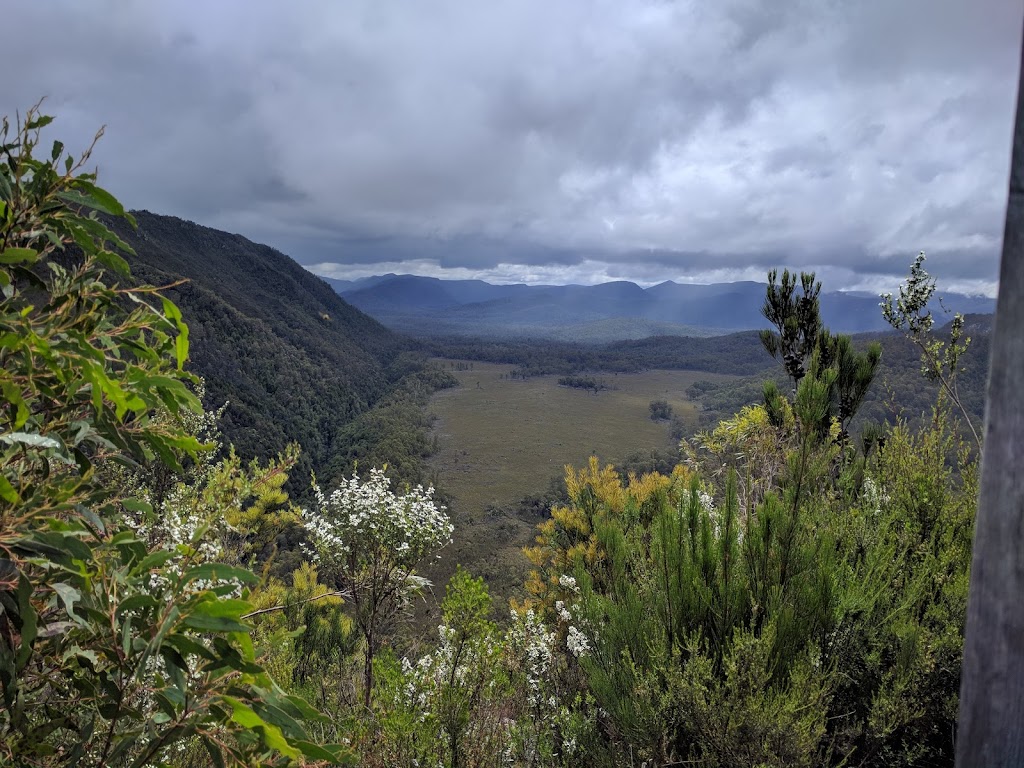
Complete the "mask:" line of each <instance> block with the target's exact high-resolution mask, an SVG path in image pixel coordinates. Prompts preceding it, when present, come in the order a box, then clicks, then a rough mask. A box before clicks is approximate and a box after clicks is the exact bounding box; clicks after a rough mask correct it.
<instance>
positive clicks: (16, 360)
mask: <svg viewBox="0 0 1024 768" xmlns="http://www.w3.org/2000/svg"><path fill="white" fill-rule="evenodd" d="M47 121H48V119H47V118H42V117H39V116H38V115H37V114H36V113H35V112H32V113H30V114H29V115H28V116H27V118H26V122H25V124H24V125H23V126H19V128H18V130H17V131H16V132H15V133H16V135H14V136H11V135H10V131H9V129H8V128H7V127H6V125H5V127H4V131H3V141H2V146H0V155H2V157H0V160H2V161H3V162H2V163H0V225H2V229H0V290H2V292H3V300H2V302H0V362H2V363H3V366H2V374H0V392H2V395H3V398H4V399H3V407H2V408H0V451H2V452H3V468H2V471H0V694H2V701H0V764H8V763H9V764H14V765H29V766H33V765H35V766H57V765H96V766H99V765H115V766H147V765H176V766H202V765H238V766H242V765H256V764H259V765H288V764H337V763H340V762H344V761H346V760H347V759H349V758H355V757H357V758H358V759H359V760H360V762H361V763H362V764H364V765H368V766H378V765H379V766H384V765H388V766H391V765H408V766H427V765H445V766H453V767H454V766H499V765H500V766H506V765H516V766H536V767H538V768H539V767H542V766H543V767H548V766H550V767H554V766H572V765H579V764H581V763H586V764H591V765H597V766H600V765H633V766H640V765H646V766H650V765H678V764H685V763H693V764H707V765H716V766H749V765H759V766H790V765H795V766H833V765H835V766H838V765H854V766H856V765H863V766H876V765H877V766H890V765H908V766H910V765H936V764H951V762H952V754H953V742H954V740H955V736H956V709H957V691H958V683H959V669H960V658H961V652H962V645H963V629H964V617H965V607H966V596H967V576H968V574H967V568H968V563H969V561H970V543H971V532H972V528H973V514H974V512H973V507H974V498H975V491H976V484H977V480H976V468H975V464H974V460H975V454H974V453H973V452H972V451H970V450H968V449H967V447H966V446H965V445H964V444H963V442H962V441H961V440H960V438H959V437H958V435H959V432H958V430H957V428H956V424H955V423H954V420H953V418H952V416H951V412H952V407H954V406H957V407H959V404H958V403H956V401H955V398H954V400H953V403H952V405H951V404H950V400H949V399H948V398H947V397H940V399H939V401H938V403H937V404H936V406H935V408H934V410H933V412H932V414H931V418H930V419H928V420H927V421H926V423H925V425H924V426H923V427H921V428H917V429H911V428H910V427H908V426H907V424H906V423H903V422H900V423H897V424H896V425H895V426H894V427H892V428H889V429H888V430H886V431H885V432H884V433H878V434H876V435H874V439H871V440H867V441H863V442H862V443H861V444H859V445H858V444H855V442H854V441H853V440H852V439H851V438H850V436H849V434H848V430H847V427H848V425H849V422H850V420H851V419H852V418H853V414H854V413H855V412H856V410H857V407H858V406H859V404H860V403H861V402H863V399H864V394H865V392H866V391H867V388H868V386H869V385H870V384H871V380H872V378H873V376H874V373H875V370H876V367H877V365H878V356H877V354H876V353H875V352H873V351H872V350H870V349H869V350H867V351H866V352H864V353H855V352H854V351H853V350H852V349H851V348H850V347H849V345H848V343H847V342H846V341H844V340H843V337H834V336H832V335H830V334H829V333H828V331H827V330H826V329H824V328H822V327H821V325H820V319H819V318H818V316H817V311H818V310H817V304H816V296H817V288H816V286H815V284H814V281H813V276H806V277H803V276H802V278H801V287H802V289H803V295H802V296H797V295H796V287H797V286H796V278H791V277H789V276H787V275H786V274H784V275H783V281H782V283H781V284H780V285H776V284H775V281H774V280H772V281H770V285H769V291H768V296H767V301H766V315H767V316H768V318H769V320H770V321H771V322H772V324H773V325H774V326H775V329H776V332H775V335H773V334H772V333H771V332H768V333H766V334H765V337H764V338H765V341H764V343H765V346H766V347H767V348H768V349H769V351H773V350H774V353H775V354H778V355H779V356H780V357H781V358H782V361H783V366H784V368H785V371H786V374H787V376H788V377H789V378H790V381H791V383H792V384H793V389H792V391H791V392H789V393H787V394H783V393H782V392H781V391H780V390H779V387H777V386H775V387H772V386H769V387H766V388H765V390H764V402H763V404H762V405H758V406H751V407H749V408H746V409H744V410H742V411H741V412H739V413H737V414H736V415H735V416H734V417H733V418H730V419H727V420H724V421H723V422H721V423H720V424H719V425H718V426H717V427H715V428H714V429H712V430H711V431H709V432H708V433H705V434H703V435H701V436H698V438H696V439H695V440H694V441H692V442H691V443H689V444H687V445H686V446H684V448H685V450H684V454H683V458H684V463H682V464H679V465H678V466H676V467H674V468H673V469H671V471H667V472H664V473H656V472H651V473H646V474H640V475H639V476H637V475H635V474H631V475H628V476H625V477H623V476H622V475H620V474H619V473H618V472H616V471H615V470H614V468H612V467H601V466H600V465H599V464H598V463H597V461H596V459H594V460H592V461H591V463H590V465H589V466H587V467H585V468H583V469H579V470H576V469H568V470H567V472H566V499H565V500H564V502H563V503H559V504H556V505H555V506H554V507H553V508H552V509H551V514H550V518H549V519H548V520H546V521H545V522H543V523H542V524H541V525H540V526H539V528H538V537H537V542H536V546H535V547H532V548H530V549H529V550H528V552H527V556H528V557H529V559H530V561H531V562H532V563H533V565H534V572H533V573H532V574H531V576H530V578H529V580H528V581H527V583H526V585H525V593H526V598H525V601H524V602H523V603H522V604H516V605H514V606H513V610H512V612H511V615H509V613H508V612H507V611H497V618H495V610H494V606H493V604H492V600H491V598H490V596H489V595H488V592H487V588H486V585H485V584H484V583H483V581H482V580H481V579H477V578H474V577H472V576H471V575H470V574H467V573H465V572H464V571H462V570H461V569H460V570H458V571H457V572H456V575H455V576H454V577H453V579H452V580H451V582H450V583H449V585H448V588H447V591H446V596H445V598H444V601H443V603H442V606H441V608H442V618H441V625H440V626H439V627H438V630H437V637H436V640H434V641H433V642H429V643H420V642H418V641H417V640H416V639H415V638H412V637H409V636H407V634H405V633H403V632H401V631H400V629H399V624H398V622H397V619H399V618H400V617H401V615H402V612H403V610H404V609H405V608H406V607H407V605H408V602H409V599H410V597H411V596H412V595H414V594H415V593H416V592H417V590H418V588H420V587H421V586H425V585H424V583H423V581H422V580H421V579H419V578H418V577H417V575H416V572H415V568H416V567H418V565H419V564H420V563H421V561H422V560H423V559H424V558H426V557H430V556H432V555H433V553H434V552H436V551H437V550H438V549H439V548H441V547H443V546H444V544H445V543H446V542H447V541H448V540H449V538H450V536H451V533H452V531H451V527H450V523H449V522H448V519H447V517H446V515H445V514H444V511H443V508H440V507H439V506H438V505H436V504H435V502H434V501H433V500H432V498H431V492H430V489H423V488H419V487H416V488H409V487H405V488H404V489H402V490H400V491H397V492H396V491H393V490H392V489H391V486H390V481H389V480H388V478H387V476H386V475H385V474H384V471H383V470H377V469H371V470H370V471H369V472H368V473H367V474H364V476H363V477H362V478H360V477H358V476H357V475H355V474H352V475H351V477H350V478H348V479H346V480H344V481H343V482H342V483H341V485H340V487H338V488H337V489H336V490H333V491H330V492H321V491H320V490H319V489H315V490H314V494H313V495H314V498H315V501H316V504H315V506H314V507H313V508H312V509H311V510H303V511H300V510H297V509H295V508H293V507H292V506H291V505H290V503H289V502H288V499H287V496H286V495H285V494H284V493H283V491H282V487H283V484H284V482H285V480H286V477H287V474H288V471H289V470H290V469H292V468H293V467H294V465H295V460H296V456H297V453H296V449H293V448H289V449H288V450H287V451H285V452H284V453H283V454H282V455H281V456H279V457H277V458H276V459H273V460H270V461H265V462H262V463H252V464H249V465H245V464H244V463H243V462H242V461H241V460H240V459H239V458H238V457H237V456H235V455H234V453H233V452H232V451H230V450H228V451H227V452H226V453H224V452H218V451H217V450H216V449H217V442H218V434H217V427H216V424H217V414H204V413H203V411H202V408H201V405H200V402H199V398H198V397H197V394H196V392H201V391H202V383H201V382H199V381H196V380H194V378H193V377H192V376H190V375H189V374H188V373H186V372H185V370H184V364H185V362H186V360H187V358H188V352H189V344H188V330H187V326H186V325H185V323H184V321H183V319H182V317H181V314H180V312H179V311H178V310H177V307H176V306H175V305H174V304H173V303H172V302H170V301H169V300H167V299H166V298H164V297H163V296H162V295H161V293H160V291H158V290H157V289H155V288H151V287H131V288H124V287H121V286H120V284H119V283H118V282H117V281H121V280H126V279H127V265H126V264H125V262H124V261H123V258H122V257H121V256H120V255H118V253H117V251H121V252H127V247H126V245H125V244H124V243H123V242H120V241H119V240H118V238H117V237H116V236H115V235H114V234H112V233H111V232H110V231H109V230H107V229H106V228H105V227H104V225H103V224H102V223H100V222H99V221H98V219H97V218H96V216H95V215H94V214H93V213H92V212H95V211H102V212H105V213H108V214H112V215H124V212H123V211H122V210H121V208H120V206H119V205H118V204H117V202H116V201H115V200H114V199H113V198H111V197H110V196H109V195H108V194H107V193H105V192H103V191H102V190H101V189H99V188H98V187H96V186H95V184H94V183H93V182H94V178H93V177H92V175H90V174H83V173H81V172H80V170H81V163H78V164H76V163H75V162H74V161H73V160H64V159H63V158H64V155H63V148H62V147H60V146H59V145H55V146H54V147H53V150H52V154H51V159H50V160H47V161H40V160H37V159H34V158H33V152H34V151H35V150H37V149H38V138H39V137H38V131H39V129H40V128H42V127H44V126H45V124H46V122H47ZM61 168H63V170H61ZM916 267H917V270H916V272H914V273H912V277H913V276H914V275H917V278H918V285H927V275H926V274H925V273H923V270H922V269H920V267H921V265H920V263H918V264H916ZM908 290H910V289H908ZM918 293H920V290H918V289H913V290H910V292H909V293H908V294H906V295H907V296H910V297H911V299H912V298H913V296H916V295H918ZM901 296H902V294H901ZM908 301H909V300H908ZM915 306H916V304H915V303H914V302H913V301H911V302H910V303H906V302H904V303H903V304H900V305H899V307H898V311H899V312H900V313H902V315H901V317H904V318H908V317H918V315H915V314H914V313H915V312H918V314H920V312H923V311H924V310H922V309H920V307H918V309H916V310H915V309H914V307H915ZM893 311H896V310H893ZM893 317H896V315H893ZM925 325H927V327H925ZM918 327H919V328H923V332H924V333H927V331H928V330H930V325H928V324H927V323H925V324H924V325H922V324H920V323H919V324H918ZM954 328H955V327H954ZM911 330H913V329H911ZM929 343H931V342H930V341H929V340H926V341H925V347H924V349H925V351H926V352H927V351H928V350H931V351H932V352H934V353H935V354H934V355H933V357H932V358H928V359H932V360H939V361H940V362H942V361H945V366H946V367H945V368H942V367H941V366H940V368H939V369H938V370H939V373H941V374H942V375H947V376H948V375H950V374H953V375H955V373H956V372H958V365H959V360H960V357H959V355H960V353H961V352H962V349H961V347H960V346H957V345H962V344H963V343H964V342H963V341H961V340H960V338H959V337H958V336H957V335H956V333H954V337H953V340H952V345H954V346H953V350H952V353H953V358H950V357H949V353H948V352H946V353H944V352H943V349H942V348H941V347H939V348H937V347H934V346H928V344H929ZM944 354H945V356H944V357H943V355H944ZM950 360H952V362H949V361H950ZM926 362H927V359H926ZM410 386H412V384H410ZM945 390H946V392H947V394H948V395H949V396H950V397H952V396H953V395H955V394H956V390H955V388H954V387H952V386H950V387H946V388H945ZM299 531H301V536H302V537H304V541H305V542H306V544H307V546H308V549H307V550H306V551H307V552H308V553H309V554H311V555H312V558H311V559H312V560H313V561H314V562H306V563H303V564H301V565H300V566H299V567H297V568H296V569H295V570H294V571H293V572H292V573H291V575H290V578H288V579H286V580H276V579H273V578H270V577H269V575H268V574H269V573H270V572H271V569H270V567H269V563H270V561H271V560H272V559H273V557H274V554H275V547H276V543H277V542H278V541H279V540H280V537H281V536H282V534H284V533H287V534H288V535H289V536H292V537H296V536H299V535H300V534H299V533H298V532H299ZM253 565H260V566H262V568H263V572H262V573H261V574H260V575H256V574H254V573H253V572H252V571H251V570H250V566H253ZM307 699H309V700H312V701H314V702H315V704H316V706H317V708H318V710H320V711H322V712H324V713H325V714H324V715H322V714H320V712H319V711H317V710H314V709H313V707H311V706H310V705H309V704H307V703H306V701H307ZM342 744H344V745H345V746H344V747H343V746H341V745H342Z"/></svg>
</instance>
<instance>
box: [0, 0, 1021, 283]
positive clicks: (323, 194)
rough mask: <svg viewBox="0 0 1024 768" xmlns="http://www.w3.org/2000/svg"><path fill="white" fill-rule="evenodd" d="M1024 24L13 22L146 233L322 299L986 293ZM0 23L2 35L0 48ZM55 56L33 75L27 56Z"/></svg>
mask: <svg viewBox="0 0 1024 768" xmlns="http://www.w3.org/2000/svg"><path fill="white" fill-rule="evenodd" d="M1022 14H1024V6H1022V0H981V2H980V3H964V2H962V0H899V1H898V2H892V3H880V2H878V3H876V2H863V3H847V2H839V0H825V1H824V2H822V1H821V0H803V1H802V2H801V1H799V0H798V1H796V2H790V3H775V2H770V1H769V0H760V1H759V2H754V1H753V0H735V1H734V0H729V1H727V2H717V3H707V2H682V1H680V2H669V1H667V0H649V1H648V0H616V1H610V0H560V2H557V3H552V2H549V1H548V0H490V1H489V2H486V3H471V2H465V0H433V1H432V2H429V3H426V2H420V1H419V0H396V1H395V2H389V3H381V2H376V0H348V1H347V2H345V3H328V2H308V3H294V4H284V3H270V2H265V3H264V2H243V1H242V0H235V1H233V2H225V1H221V2H217V3H201V2H191V3H190V2H176V3H170V2H167V3H160V4H157V3H151V2H145V1H143V0H136V1H135V2H129V1H127V0H105V1H102V2H91V3H88V4H84V3H80V2H75V1H74V0H63V2H58V1H56V0H54V1H52V2H46V3H33V4H28V3H22V4H21V5H20V6H19V7H18V8H17V9H16V10H14V11H13V23H12V25H11V27H10V28H11V29H15V28H16V29H17V30H18V34H16V35H13V36H11V39H10V40H8V41H7V42H6V43H5V45H4V47H3V49H2V50H0V65H2V66H3V68H4V71H7V72H18V73H19V76H18V77H17V78H6V79H5V82H4V85H3V86H2V89H0V111H2V112H3V113H5V114H6V113H12V112H13V111H14V110H15V109H22V110H23V109H24V108H25V107H26V106H28V105H30V104H31V103H33V102H34V101H35V100H36V99H38V98H39V97H40V96H41V95H47V96H48V103H47V106H48V108H49V110H50V111H51V112H53V113H55V114H56V115H57V116H58V118H59V121H58V123H57V129H56V131H55V133H59V135H60V136H61V137H62V138H64V139H65V141H66V143H68V144H69V145H72V142H73V141H76V140H77V141H78V142H79V143H84V142H85V141H86V140H87V138H88V137H89V136H91V133H92V132H93V131H94V130H95V128H96V127H98V126H99V125H100V124H106V125H107V135H106V137H105V138H104V140H103V142H102V144H101V147H100V150H99V151H98V153H97V154H96V158H97V160H98V161H99V163H100V167H101V174H102V175H101V180H102V181H104V182H105V183H106V185H107V186H108V187H110V188H111V189H112V190H113V191H114V192H115V193H117V194H118V195H120V196H121V197H122V198H123V199H124V200H125V201H126V202H127V203H128V204H130V205H131V206H133V207H139V208H143V207H144V208H149V209H151V210H155V211H158V212H161V213H171V214H175V215H179V216H183V217H186V218H190V219H193V220H196V221H199V222H201V223H205V224H209V225H211V226H216V227H220V228H227V229H231V230H234V231H238V232H241V233H243V234H245V235H247V236H249V237H251V238H252V239H256V240H262V241H266V242H270V243H271V244H273V245H276V246H277V247H279V248H281V249H282V250H284V251H286V252H288V253H290V254H291V255H293V256H295V257H296V258H298V259H299V260H300V261H302V262H303V263H306V264H308V265H310V266H311V268H313V269H315V270H316V271H319V272H321V273H322V274H330V275H333V276H338V277H345V276H359V275H364V274H373V273H378V272H381V271H389V270H390V271H414V272H418V273H420V274H437V275H450V276H483V277H487V278H490V279H492V280H501V281H520V280H522V281H529V282H566V281H574V282H599V281H601V280H603V279H616V278H626V279H635V280H638V281H640V282H645V283H651V282H657V281H660V280H663V279H676V280H687V279H689V280H707V279H723V278H725V279H728V278H735V279H744V278H750V277H756V276H760V275H761V274H763V271H764V269H765V268H766V267H769V266H774V265H780V264H787V265H790V266H793V267H807V268H815V269H817V270H818V271H819V272H820V273H821V274H822V276H823V277H825V278H826V279H827V280H828V281H829V287H832V288H835V287H841V286H845V287H858V288H872V289H874V288H879V287H885V286H886V285H888V284H891V283H892V282H893V276H896V275H901V274H902V273H903V272H904V271H905V269H906V266H907V264H908V263H909V259H910V257H911V254H913V253H915V252H916V251H917V250H920V249H924V250H927V251H928V252H929V256H930V260H929V265H930V267H931V269H932V270H933V271H934V272H935V273H936V274H938V275H939V276H940V277H941V278H943V282H944V283H945V284H946V285H947V286H948V287H951V288H953V287H958V288H964V289H968V290H981V291H986V292H991V290H992V288H993V286H994V279H995V274H996V265H997V262H998V252H999V243H1000V239H1001V230H1002V219H1003V212H1004V208H1005V197H1006V180H1007V173H1008V166H1009V146H1010V145H1009V142H1010V133H1011V128H1012V114H1013V102H1014V96H1015V91H1016V80H1017V67H1018V62H1019V58H1020V55H1019V51H1020V48H1019V46H1020V29H1021V18H1022ZM11 17H12V13H11V12H10V11H8V13H7V18H8V21H9V22H10V21H11ZM41 41H45V44H46V47H45V55H44V54H43V48H41V46H40V42H41Z"/></svg>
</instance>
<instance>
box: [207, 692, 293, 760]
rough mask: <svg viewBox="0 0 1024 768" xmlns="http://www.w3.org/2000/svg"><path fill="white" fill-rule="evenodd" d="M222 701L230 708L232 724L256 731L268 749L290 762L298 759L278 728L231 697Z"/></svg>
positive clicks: (226, 697) (225, 697)
mask: <svg viewBox="0 0 1024 768" xmlns="http://www.w3.org/2000/svg"><path fill="white" fill-rule="evenodd" d="M223 701H224V702H225V703H226V704H227V705H228V706H230V707H231V710H232V714H231V720H232V721H233V722H236V723H238V724H239V725H240V726H242V727H243V728H249V729H251V730H254V731H257V732H258V733H259V734H260V735H261V736H262V737H263V743H264V744H266V745H267V747H269V748H270V749H273V750H276V751H278V752H280V753H281V754H282V755H284V756H285V757H290V758H291V759H292V760H296V759H298V757H299V750H297V749H295V748H294V747H292V746H291V745H290V744H289V743H288V740H287V739H285V737H284V734H283V733H281V729H280V728H278V727H277V726H276V725H271V724H270V723H268V722H266V721H265V720H264V719H263V718H262V717H260V716H259V715H257V714H256V712H254V711H253V709H252V708H251V707H250V706H248V705H247V704H245V703H244V702H241V701H239V700H238V699H236V698H234V697H232V696H224V697H223Z"/></svg>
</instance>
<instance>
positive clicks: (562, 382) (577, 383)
mask: <svg viewBox="0 0 1024 768" xmlns="http://www.w3.org/2000/svg"><path fill="white" fill-rule="evenodd" d="M558 386H560V387H572V388H573V389H589V390H593V391H594V392H595V393H596V392H600V391H601V390H602V389H608V384H606V383H605V382H604V381H603V380H600V379H595V378H594V377H593V376H562V377H561V378H560V379H559V380H558Z"/></svg>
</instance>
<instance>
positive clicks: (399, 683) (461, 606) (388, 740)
mask: <svg viewBox="0 0 1024 768" xmlns="http://www.w3.org/2000/svg"><path fill="white" fill-rule="evenodd" d="M490 605H491V601H490V597H489V596H488V594H487V588H486V586H485V585H484V582H483V580H482V579H474V578H472V577H470V576H468V575H467V574H466V573H465V572H464V571H463V570H462V569H461V568H460V569H459V570H457V571H456V574H455V576H454V577H453V578H452V580H451V582H449V585H448V589H447V593H446V596H445V600H444V603H443V605H442V608H443V611H444V615H443V623H442V624H441V626H439V627H438V643H437V646H436V647H435V648H434V649H433V650H432V651H429V652H427V653H425V654H423V655H422V656H420V658H419V659H418V660H415V661H414V660H410V659H402V660H401V661H400V662H399V661H398V660H395V659H393V658H391V659H388V657H387V655H386V654H385V655H384V657H383V659H382V663H381V664H380V665H379V666H380V669H381V675H380V681H379V684H378V695H377V704H378V711H379V717H380V723H381V729H382V731H383V733H384V734H385V739H384V740H383V743H375V744H374V745H373V751H374V753H375V755H376V757H377V759H379V760H381V761H382V763H381V764H386V765H421V766H435V765H439V766H457V767H459V768H463V767H464V768H470V767H471V766H472V767H473V768H477V767H482V766H494V767H495V768H497V766H537V767H538V768H539V767H540V766H570V765H575V764H577V761H578V760H579V758H580V756H581V754H582V751H583V749H584V745H586V744H589V743H591V741H592V739H593V737H594V733H595V723H594V717H593V714H591V713H593V712H594V711H595V708H594V706H593V701H592V700H591V699H589V697H587V696H586V695H585V694H584V693H583V692H582V691H580V690H579V689H578V687H577V686H574V685H573V684H571V682H570V681H569V679H568V678H567V675H566V671H567V666H566V663H567V661H568V658H569V657H568V656H566V655H565V653H564V650H565V649H564V646H560V645H559V643H560V640H559V638H560V630H559V628H558V627H549V626H547V625H545V623H544V622H543V620H542V619H541V617H540V616H539V615H538V614H537V613H535V612H533V611H523V612H519V611H513V612H512V615H511V621H510V624H509V626H508V628H507V629H506V630H504V631H500V632H499V631H498V628H497V627H496V626H495V624H494V623H493V622H491V621H490V620H489V618H488V616H489V614H490Z"/></svg>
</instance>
